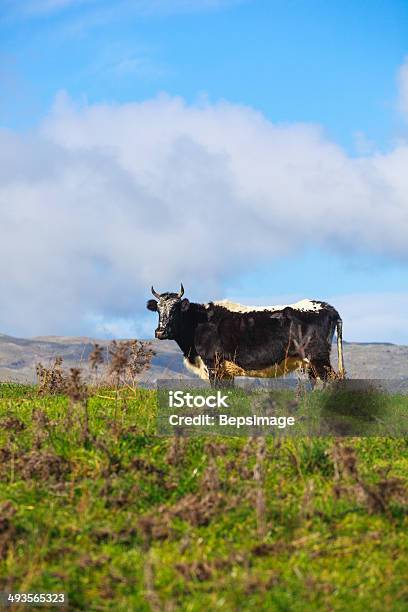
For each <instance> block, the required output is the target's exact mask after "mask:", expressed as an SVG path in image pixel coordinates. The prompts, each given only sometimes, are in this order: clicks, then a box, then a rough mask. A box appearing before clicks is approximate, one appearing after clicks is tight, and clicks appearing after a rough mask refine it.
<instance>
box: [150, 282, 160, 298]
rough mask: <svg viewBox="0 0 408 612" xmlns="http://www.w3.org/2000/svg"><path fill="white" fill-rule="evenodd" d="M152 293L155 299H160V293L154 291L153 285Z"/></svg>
mask: <svg viewBox="0 0 408 612" xmlns="http://www.w3.org/2000/svg"><path fill="white" fill-rule="evenodd" d="M152 293H153V295H154V297H155V298H157V299H158V300H159V299H160V293H157V292H156V291H155V290H154V287H153V285H152Z"/></svg>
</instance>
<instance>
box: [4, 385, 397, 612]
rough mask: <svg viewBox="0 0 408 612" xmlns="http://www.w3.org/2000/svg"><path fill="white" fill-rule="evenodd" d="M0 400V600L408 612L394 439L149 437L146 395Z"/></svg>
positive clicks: (108, 606) (113, 606)
mask: <svg viewBox="0 0 408 612" xmlns="http://www.w3.org/2000/svg"><path fill="white" fill-rule="evenodd" d="M0 394H1V397H0V590H3V591H19V592H31V593H35V592H37V593H41V592H50V591H52V592H61V591H64V592H65V593H67V595H68V597H69V602H70V606H69V607H70V609H72V610H118V611H122V610H123V611H129V610H137V611H143V610H153V611H155V610H191V611H197V612H198V611H202V610H205V609H211V608H212V609H218V610H254V609H258V610H279V611H284V610H288V611H289V610H290V611H299V612H300V611H302V612H303V611H304V610H367V609H369V610H382V611H383V610H390V611H391V610H392V611H393V612H394V611H399V610H401V611H403V610H404V611H405V610H407V609H408V584H407V580H406V578H407V576H408V513H407V508H408V496H407V489H406V483H407V474H408V443H407V439H401V438H400V439H393V438H362V439H357V438H348V439H343V440H338V439H337V440H336V439H334V438H315V439H308V438H301V439H272V438H269V439H264V438H248V437H245V438H226V437H214V436H206V437H204V436H203V437H196V438H191V439H186V438H174V437H172V438H164V437H163V438H159V437H157V436H155V435H154V434H155V426H156V394H155V392H153V391H144V390H138V389H136V390H132V389H128V390H123V389H121V390H120V391H119V392H117V391H115V390H112V389H105V390H96V391H95V392H94V393H93V394H92V395H91V397H90V398H89V399H88V400H87V401H83V398H81V397H80V393H78V394H77V397H75V396H74V397H72V395H71V399H69V398H68V397H67V396H65V395H64V396H60V395H43V396H41V395H39V394H38V392H37V390H36V389H35V388H34V387H31V388H30V387H22V386H16V385H1V387H0ZM31 609H33V608H31Z"/></svg>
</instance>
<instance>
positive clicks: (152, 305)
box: [146, 300, 157, 312]
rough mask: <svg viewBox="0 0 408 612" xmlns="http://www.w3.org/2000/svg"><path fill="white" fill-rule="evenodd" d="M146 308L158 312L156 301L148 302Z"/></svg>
mask: <svg viewBox="0 0 408 612" xmlns="http://www.w3.org/2000/svg"><path fill="white" fill-rule="evenodd" d="M146 308H147V310H152V311H153V312H156V310H157V302H156V300H148V301H147V304H146Z"/></svg>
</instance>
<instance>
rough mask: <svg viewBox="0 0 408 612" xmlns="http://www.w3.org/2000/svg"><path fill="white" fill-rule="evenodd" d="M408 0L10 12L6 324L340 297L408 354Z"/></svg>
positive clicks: (186, 2)
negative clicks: (164, 300)
mask: <svg viewBox="0 0 408 612" xmlns="http://www.w3.org/2000/svg"><path fill="white" fill-rule="evenodd" d="M407 168H408V4H407V2H405V0H401V1H399V0H389V1H388V2H385V1H383V0H370V1H368V0H361V1H360V2H358V3H356V2H353V1H352V0H346V1H344V0H343V1H340V0H331V1H330V2H327V1H324V0H194V1H193V0H132V1H130V0H117V1H116V2H115V3H112V2H111V1H108V0H20V1H16V0H13V1H11V0H2V1H1V2H0V222H1V241H0V257H1V260H2V261H3V262H4V268H3V270H2V274H1V275H0V291H1V295H2V297H3V299H2V300H1V303H0V332H2V333H6V334H10V335H16V336H35V335H50V334H57V335H89V336H93V337H152V335H153V331H154V328H155V326H156V318H155V317H156V315H153V314H152V313H149V312H147V311H146V310H145V302H146V299H148V298H149V297H150V295H149V294H150V286H151V284H152V283H153V284H154V286H155V288H156V289H157V290H158V291H166V290H173V291H174V290H176V289H178V287H179V284H180V281H182V282H183V284H184V287H185V288H186V295H187V296H188V297H189V298H190V299H191V300H192V301H203V302H207V301H209V300H211V299H214V300H215V299H223V298H228V299H231V300H235V301H238V302H241V303H246V304H257V305H261V304H274V303H282V302H286V303H290V302H294V301H297V300H299V299H303V298H306V297H307V298H313V299H322V300H326V301H329V302H330V303H331V304H333V305H334V306H335V307H336V308H337V309H338V310H339V312H340V313H341V315H342V318H343V321H344V337H345V339H346V340H349V341H362V342H369V341H376V342H382V341H385V342H395V343H405V344H408V282H407V281H408V273H407V263H408V239H407V238H408V172H407Z"/></svg>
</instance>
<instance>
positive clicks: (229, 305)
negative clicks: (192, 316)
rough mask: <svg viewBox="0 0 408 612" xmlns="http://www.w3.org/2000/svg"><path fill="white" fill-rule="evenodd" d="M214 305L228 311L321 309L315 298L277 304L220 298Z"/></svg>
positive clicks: (312, 310)
mask: <svg viewBox="0 0 408 612" xmlns="http://www.w3.org/2000/svg"><path fill="white" fill-rule="evenodd" d="M214 305H215V306H222V307H223V308H226V309H227V310H229V311H230V312H241V313H245V312H265V311H266V312H276V311H277V310H283V309H284V308H287V307H289V308H293V309H294V310H300V311H302V312H318V311H319V310H321V309H322V303H321V302H317V301H315V300H308V299H306V300H300V302H295V303H294V304H277V305H276V306H244V305H243V304H235V303H234V302H229V301H228V300H221V301H219V302H214ZM209 306H210V305H209V304H206V308H209Z"/></svg>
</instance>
